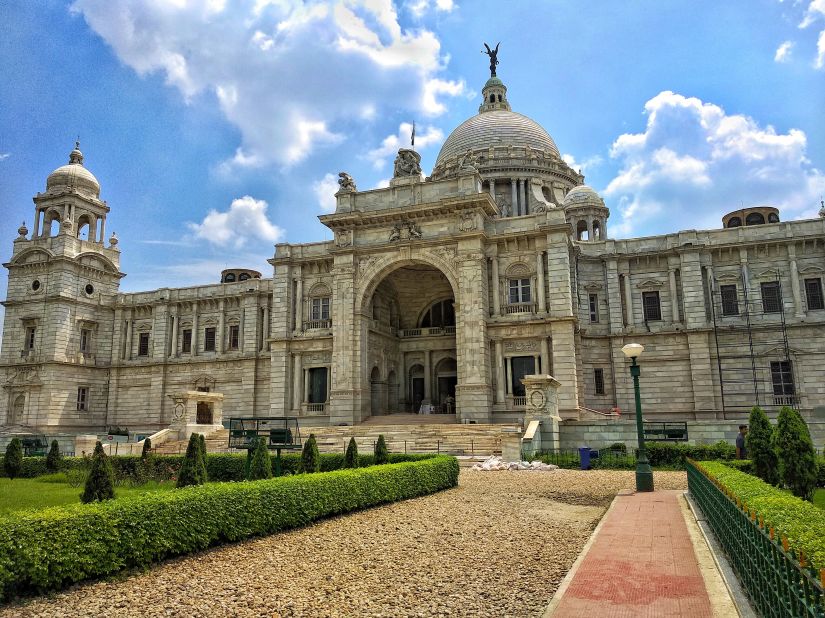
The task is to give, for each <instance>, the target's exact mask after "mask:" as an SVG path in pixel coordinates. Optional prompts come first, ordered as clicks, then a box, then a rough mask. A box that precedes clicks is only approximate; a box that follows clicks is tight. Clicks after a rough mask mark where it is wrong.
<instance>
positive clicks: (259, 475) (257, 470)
mask: <svg viewBox="0 0 825 618" xmlns="http://www.w3.org/2000/svg"><path fill="white" fill-rule="evenodd" d="M248 478H249V480H250V481H259V480H261V479H271V478H272V459H271V458H270V457H269V449H267V448H266V438H258V442H257V444H256V445H255V452H254V453H252V461H251V462H250V464H249V477H248Z"/></svg>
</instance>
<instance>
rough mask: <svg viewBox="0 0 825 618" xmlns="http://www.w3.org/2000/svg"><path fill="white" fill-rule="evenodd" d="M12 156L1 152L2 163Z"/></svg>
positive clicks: (0, 159)
mask: <svg viewBox="0 0 825 618" xmlns="http://www.w3.org/2000/svg"><path fill="white" fill-rule="evenodd" d="M10 156H11V153H10V152H0V161H5V160H6V159H8V158H9V157H10Z"/></svg>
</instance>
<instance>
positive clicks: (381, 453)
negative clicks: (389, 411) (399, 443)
mask: <svg viewBox="0 0 825 618" xmlns="http://www.w3.org/2000/svg"><path fill="white" fill-rule="evenodd" d="M389 461H390V452H389V450H387V441H386V440H384V434H383V433H382V434H380V435H379V436H378V442H376V443H375V465H376V466H380V465H382V464H385V463H389Z"/></svg>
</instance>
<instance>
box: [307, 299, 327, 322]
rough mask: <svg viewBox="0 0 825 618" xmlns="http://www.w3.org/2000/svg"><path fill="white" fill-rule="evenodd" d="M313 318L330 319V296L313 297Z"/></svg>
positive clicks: (311, 315) (311, 316)
mask: <svg viewBox="0 0 825 618" xmlns="http://www.w3.org/2000/svg"><path fill="white" fill-rule="evenodd" d="M310 319H312V320H328V319H329V297H325V298H313V299H312V311H311V314H310Z"/></svg>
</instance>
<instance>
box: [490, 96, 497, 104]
mask: <svg viewBox="0 0 825 618" xmlns="http://www.w3.org/2000/svg"><path fill="white" fill-rule="evenodd" d="M495 102H496V95H494V94H491V95H490V103H495Z"/></svg>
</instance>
